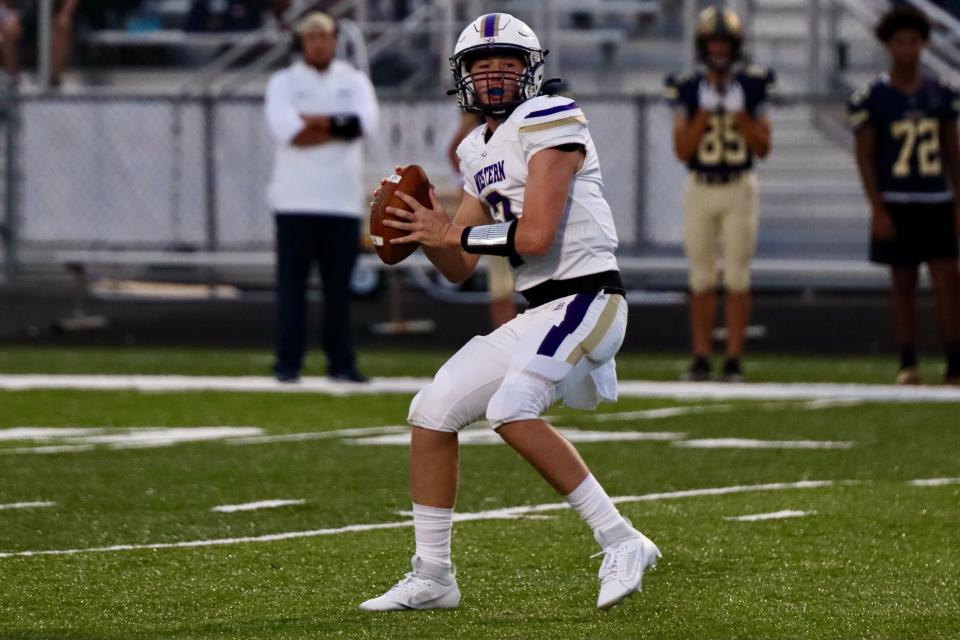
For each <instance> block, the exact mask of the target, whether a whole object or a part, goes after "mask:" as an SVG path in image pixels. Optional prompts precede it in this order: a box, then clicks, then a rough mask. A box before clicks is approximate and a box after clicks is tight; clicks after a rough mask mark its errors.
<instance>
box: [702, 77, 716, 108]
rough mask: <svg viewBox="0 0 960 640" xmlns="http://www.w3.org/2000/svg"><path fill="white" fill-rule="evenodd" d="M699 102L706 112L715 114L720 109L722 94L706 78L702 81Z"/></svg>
mask: <svg viewBox="0 0 960 640" xmlns="http://www.w3.org/2000/svg"><path fill="white" fill-rule="evenodd" d="M697 100H698V102H699V103H700V108H701V109H703V110H704V111H709V112H713V111H717V110H718V109H719V108H720V92H719V91H717V88H716V87H715V86H713V85H712V84H710V82H709V81H708V80H707V79H706V78H704V79H703V80H701V81H700V88H699V90H698V91H697Z"/></svg>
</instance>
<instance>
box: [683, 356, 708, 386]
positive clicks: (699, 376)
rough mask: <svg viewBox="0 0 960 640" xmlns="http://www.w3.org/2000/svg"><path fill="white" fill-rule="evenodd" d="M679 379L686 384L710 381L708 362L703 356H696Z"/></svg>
mask: <svg viewBox="0 0 960 640" xmlns="http://www.w3.org/2000/svg"><path fill="white" fill-rule="evenodd" d="M680 379H681V380H685V381H687V382H706V381H707V380H709V379H710V361H709V360H707V359H706V358H704V357H703V356H697V357H696V358H694V359H693V364H691V365H690V368H689V369H687V370H686V371H684V372H683V375H681V376H680Z"/></svg>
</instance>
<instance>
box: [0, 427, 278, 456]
mask: <svg viewBox="0 0 960 640" xmlns="http://www.w3.org/2000/svg"><path fill="white" fill-rule="evenodd" d="M262 434H263V429H261V428H259V427H231V426H214V427H127V428H124V429H119V430H114V431H110V430H107V429H105V428H102V427H91V428H86V429H84V428H79V427H72V428H67V429H56V428H50V429H45V428H42V427H13V428H11V429H0V441H2V440H6V441H12V440H34V441H37V440H39V441H41V442H49V441H51V440H58V439H59V440H62V441H63V443H62V444H55V445H41V446H36V447H18V448H13V449H0V454H11V453H13V454H17V453H37V454H42V453H69V452H77V451H89V450H91V449H93V448H95V447H96V446H98V445H103V446H106V447H108V448H110V449H143V448H154V447H170V446H173V445H177V444H182V443H186V442H211V441H216V440H229V439H231V438H240V437H252V436H258V435H262Z"/></svg>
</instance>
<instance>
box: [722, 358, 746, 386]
mask: <svg viewBox="0 0 960 640" xmlns="http://www.w3.org/2000/svg"><path fill="white" fill-rule="evenodd" d="M743 378H744V376H743V366H742V365H741V364H740V358H727V361H726V362H724V363H723V373H721V374H720V377H719V378H718V380H719V381H720V382H743Z"/></svg>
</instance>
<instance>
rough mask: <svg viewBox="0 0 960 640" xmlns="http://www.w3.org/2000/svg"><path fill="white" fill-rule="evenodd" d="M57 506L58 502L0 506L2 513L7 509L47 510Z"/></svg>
mask: <svg viewBox="0 0 960 640" xmlns="http://www.w3.org/2000/svg"><path fill="white" fill-rule="evenodd" d="M56 504H57V503H56V502H50V501H49V500H37V501H34V502H10V503H8V504H0V511H3V510H5V509H45V508H47V507H53V506H55V505H56Z"/></svg>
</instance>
